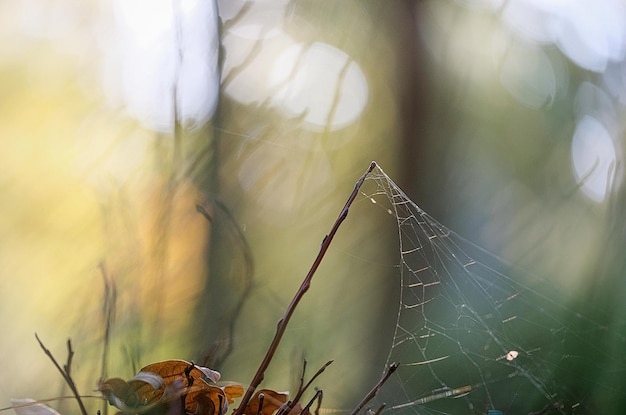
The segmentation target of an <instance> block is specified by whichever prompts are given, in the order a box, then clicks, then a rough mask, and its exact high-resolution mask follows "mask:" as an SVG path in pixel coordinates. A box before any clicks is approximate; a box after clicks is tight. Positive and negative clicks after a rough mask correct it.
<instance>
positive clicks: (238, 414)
mask: <svg viewBox="0 0 626 415" xmlns="http://www.w3.org/2000/svg"><path fill="white" fill-rule="evenodd" d="M375 167H376V162H374V161H372V162H371V163H370V166H369V168H368V169H367V170H366V171H365V173H363V175H362V176H361V177H360V178H359V180H358V181H357V182H356V184H355V185H354V190H353V191H352V193H351V194H350V197H348V201H347V202H346V204H345V205H344V207H343V209H342V210H341V212H340V213H339V216H338V217H337V219H336V220H335V223H334V224H333V227H332V228H331V229H330V232H329V233H328V235H326V236H325V237H324V239H323V240H322V245H321V246H320V250H319V253H318V254H317V257H316V258H315V261H313V265H311V269H310V270H309V272H308V273H307V275H306V276H305V277H304V280H303V281H302V284H301V285H300V288H298V291H297V292H296V294H295V296H294V297H293V299H292V300H291V303H289V306H287V309H286V310H285V314H284V315H283V317H282V318H281V319H280V320H279V321H278V324H277V325H276V333H275V334H274V338H273V340H272V343H271V344H270V346H269V348H268V349H267V352H266V354H265V357H264V358H263V361H262V362H261V364H260V365H259V368H258V369H257V371H256V374H255V375H254V377H253V378H252V381H251V382H250V386H249V387H248V389H247V390H246V393H245V395H244V396H243V398H242V399H241V402H240V404H239V407H238V408H237V409H236V410H235V412H234V413H233V415H243V411H244V409H245V408H246V406H247V405H248V402H249V401H250V399H251V398H252V395H253V394H254V391H255V390H256V388H257V387H258V386H259V384H260V383H261V382H262V381H263V378H264V377H265V371H266V370H267V368H268V366H269V365H270V363H271V361H272V358H273V357H274V354H275V353H276V350H277V349H278V345H279V344H280V341H281V339H282V337H283V334H284V333H285V329H286V328H287V324H289V320H290V319H291V316H292V315H293V313H294V311H295V309H296V307H297V306H298V303H299V302H300V300H301V299H302V297H303V296H304V294H305V293H306V292H307V291H308V290H309V287H310V286H311V280H312V279H313V275H314V274H315V271H317V268H318V267H319V265H320V263H321V262H322V259H324V255H325V254H326V251H327V250H328V247H329V246H330V243H331V242H332V240H333V238H334V236H335V234H336V233H337V230H338V229H339V226H340V225H341V223H342V222H343V221H344V220H345V219H346V217H347V216H348V210H349V209H350V206H351V205H352V202H354V199H355V198H356V196H357V195H358V193H359V189H360V188H361V186H362V185H363V182H365V178H366V177H367V175H368V174H370V173H371V172H372V170H374V168H375Z"/></svg>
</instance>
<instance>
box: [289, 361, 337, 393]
mask: <svg viewBox="0 0 626 415" xmlns="http://www.w3.org/2000/svg"><path fill="white" fill-rule="evenodd" d="M332 363H333V361H332V360H329V361H328V362H326V363H325V364H324V366H322V367H320V368H319V369H318V371H317V372H315V374H314V375H313V377H312V378H311V379H310V380H309V381H308V382H307V384H306V385H304V386H302V385H300V389H299V390H298V393H297V394H296V396H294V398H293V401H294V402H298V401H299V400H300V398H301V397H302V395H303V394H304V392H305V391H306V390H307V389H308V388H309V386H311V384H312V383H313V381H314V380H315V379H317V378H318V376H319V375H321V374H322V372H324V370H326V368H327V367H328V366H330V365H331V364H332Z"/></svg>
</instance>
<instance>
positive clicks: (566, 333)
mask: <svg viewBox="0 0 626 415" xmlns="http://www.w3.org/2000/svg"><path fill="white" fill-rule="evenodd" d="M362 194H363V196H364V197H365V198H366V200H367V199H369V200H370V201H371V202H372V203H373V204H375V205H376V206H377V207H379V208H381V209H382V210H383V212H385V213H386V214H387V215H389V216H391V217H392V218H395V221H396V223H397V229H398V240H399V252H400V255H399V262H398V274H399V279H400V297H399V298H400V302H399V306H398V311H397V315H396V326H395V330H394V334H393V342H392V344H391V347H390V348H389V354H388V356H387V359H386V366H387V367H388V366H389V365H390V364H391V363H392V362H398V363H400V367H399V369H398V370H397V371H396V373H395V374H394V375H393V376H392V377H391V378H390V379H389V381H388V382H387V383H386V384H385V385H384V387H383V389H382V390H381V391H380V393H379V395H378V396H377V398H376V400H375V401H374V402H373V403H372V404H371V407H372V408H373V409H376V408H378V406H379V405H381V404H382V403H385V404H386V406H385V409H384V411H385V412H388V411H393V413H394V415H404V414H407V415H409V414H418V413H419V414H487V413H489V414H500V413H501V412H502V413H505V414H543V413H546V414H547V413H595V412H596V410H597V409H598V408H599V407H602V404H603V403H604V404H607V402H609V401H610V400H611V399H615V398H616V397H618V396H620V393H621V392H620V387H619V385H611V384H610V382H608V381H607V382H606V384H599V383H598V382H599V381H598V376H595V377H594V376H591V375H589V373H590V372H597V371H598V370H600V368H601V364H602V365H603V366H602V367H603V368H604V367H610V368H611V370H613V371H614V372H621V373H623V371H624V367H625V365H624V362H623V359H622V358H620V357H618V356H621V352H620V353H619V354H618V353H616V356H611V355H610V353H609V352H607V351H606V349H608V347H606V345H605V344H604V343H603V342H602V341H601V340H599V339H602V338H605V337H606V332H607V328H606V327H605V326H603V325H601V324H598V323H595V322H594V321H592V320H590V319H587V318H585V317H584V316H582V315H580V314H579V313H577V312H574V311H572V310H570V309H568V308H567V307H565V306H563V305H561V304H559V302H558V301H557V300H555V299H557V298H558V292H551V291H550V286H549V284H548V283H547V282H546V281H540V280H536V281H532V282H529V281H528V280H524V283H522V282H518V281H517V280H516V279H515V278H513V277H510V276H508V273H509V271H505V269H507V268H506V267H505V266H504V265H503V264H502V263H501V261H498V260H497V259H495V258H494V257H493V256H491V255H489V254H488V253H486V252H485V251H483V250H481V249H480V248H478V247H476V246H475V245H473V244H471V243H470V242H468V241H466V240H464V239H463V238H461V237H460V236H459V235H457V234H455V233H454V232H452V231H451V230H449V229H447V228H446V227H444V226H443V225H441V224H440V223H438V222H437V221H436V220H434V219H433V218H432V217H431V216H429V215H428V214H427V213H426V212H424V211H423V210H422V209H420V208H419V207H418V206H417V205H416V204H415V203H413V202H412V201H411V200H410V199H409V198H408V197H407V196H406V195H405V194H404V193H403V192H402V190H400V188H399V187H398V186H397V185H396V184H395V183H394V182H393V181H392V180H391V179H390V178H389V177H388V176H387V175H386V174H385V173H384V172H383V170H382V169H380V168H379V167H377V168H376V169H375V170H374V171H373V172H372V173H371V174H370V175H369V176H368V178H367V180H366V182H365V185H364V186H363V189H362ZM491 263H495V265H487V264H491ZM619 341H620V344H622V345H623V344H624V339H623V337H620V340H619ZM590 354H591V355H593V356H594V358H593V359H588V358H587V357H586V356H588V355H590ZM598 388H601V389H602V390H603V396H604V399H605V401H604V402H603V403H600V404H598V402H595V403H594V402H593V399H595V398H593V397H592V396H591V395H592V392H591V391H592V390H596V389H598ZM596 400H597V399H596ZM594 405H595V406H594ZM605 406H606V405H605ZM590 408H592V409H590ZM499 411H501V412H499Z"/></svg>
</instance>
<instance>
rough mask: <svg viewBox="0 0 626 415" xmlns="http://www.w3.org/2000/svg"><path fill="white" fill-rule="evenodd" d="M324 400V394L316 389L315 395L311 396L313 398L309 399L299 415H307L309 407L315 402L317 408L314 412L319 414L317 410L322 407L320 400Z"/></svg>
mask: <svg viewBox="0 0 626 415" xmlns="http://www.w3.org/2000/svg"><path fill="white" fill-rule="evenodd" d="M323 398H324V392H323V391H322V390H321V389H318V390H317V391H315V395H313V397H312V398H311V400H310V401H309V403H307V404H306V405H305V406H304V408H302V411H301V412H300V414H301V415H308V414H309V413H310V412H311V411H310V409H311V406H312V405H313V403H314V402H315V401H317V408H316V410H315V412H316V413H318V412H319V408H320V406H322V399H323Z"/></svg>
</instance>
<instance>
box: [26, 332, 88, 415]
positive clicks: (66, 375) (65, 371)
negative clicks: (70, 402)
mask: <svg viewBox="0 0 626 415" xmlns="http://www.w3.org/2000/svg"><path fill="white" fill-rule="evenodd" d="M35 338H36V339H37V341H38V342H39V346H41V348H42V349H43V351H44V353H45V354H46V355H47V356H48V357H49V358H50V360H52V363H54V366H56V368H57V370H58V371H59V373H61V376H63V379H65V382H66V383H67V384H68V386H69V387H70V389H71V390H72V393H73V394H74V398H76V402H78V406H79V407H80V412H81V413H82V414H83V415H87V409H85V405H84V404H83V401H82V399H81V398H80V394H79V393H78V389H77V388H76V384H75V383H74V380H73V379H72V377H71V376H70V371H71V365H72V357H73V356H74V351H73V350H72V342H71V340H70V339H68V340H67V349H68V356H67V363H66V364H65V365H64V368H61V366H59V364H58V363H57V361H56V359H55V358H54V356H53V355H52V353H51V352H50V350H48V349H47V348H46V346H44V344H43V342H42V341H41V340H40V339H39V336H38V335H37V333H35Z"/></svg>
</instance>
